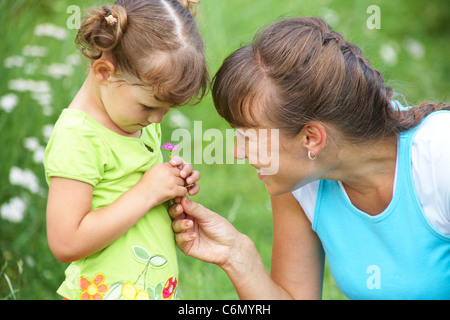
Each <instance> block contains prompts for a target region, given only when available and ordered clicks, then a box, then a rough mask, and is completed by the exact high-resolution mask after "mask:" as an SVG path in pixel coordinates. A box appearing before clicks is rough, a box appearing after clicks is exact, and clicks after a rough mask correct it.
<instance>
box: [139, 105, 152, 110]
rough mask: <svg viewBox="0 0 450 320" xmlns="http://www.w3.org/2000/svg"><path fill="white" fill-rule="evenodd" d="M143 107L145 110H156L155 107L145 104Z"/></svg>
mask: <svg viewBox="0 0 450 320" xmlns="http://www.w3.org/2000/svg"><path fill="white" fill-rule="evenodd" d="M141 106H142V107H144V109H145V110H154V109H155V108H153V107H149V106H146V105H145V104H141Z"/></svg>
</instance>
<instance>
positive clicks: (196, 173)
mask: <svg viewBox="0 0 450 320" xmlns="http://www.w3.org/2000/svg"><path fill="white" fill-rule="evenodd" d="M198 180H200V172H199V171H197V170H194V171H192V174H191V175H190V176H188V177H187V178H186V183H187V184H188V185H189V184H193V183H195V182H197V181H198Z"/></svg>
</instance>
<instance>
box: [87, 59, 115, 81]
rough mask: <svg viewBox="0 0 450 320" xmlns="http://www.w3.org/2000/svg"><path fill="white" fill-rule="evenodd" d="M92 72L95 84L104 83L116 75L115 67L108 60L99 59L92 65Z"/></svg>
mask: <svg viewBox="0 0 450 320" xmlns="http://www.w3.org/2000/svg"><path fill="white" fill-rule="evenodd" d="M92 71H93V72H94V76H95V79H96V80H97V82H98V83H104V82H107V81H109V80H110V78H111V77H113V76H114V75H115V74H116V67H115V66H114V64H113V63H112V62H111V61H110V60H107V59H99V60H96V61H95V62H94V63H93V64H92Z"/></svg>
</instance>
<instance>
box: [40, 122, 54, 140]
mask: <svg viewBox="0 0 450 320" xmlns="http://www.w3.org/2000/svg"><path fill="white" fill-rule="evenodd" d="M53 127H54V125H53V124H47V125H45V126H44V127H43V128H42V134H43V135H44V138H45V141H48V140H50V136H51V135H52V132H53Z"/></svg>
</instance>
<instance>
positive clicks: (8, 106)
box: [0, 93, 19, 112]
mask: <svg viewBox="0 0 450 320" xmlns="http://www.w3.org/2000/svg"><path fill="white" fill-rule="evenodd" d="M18 103H19V97H18V96H16V95H15V94H14V93H9V94H6V95H4V96H3V97H1V98H0V107H1V108H2V109H3V110H5V111H6V112H11V111H12V110H13V109H14V108H15V107H16V106H17V104H18Z"/></svg>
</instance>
